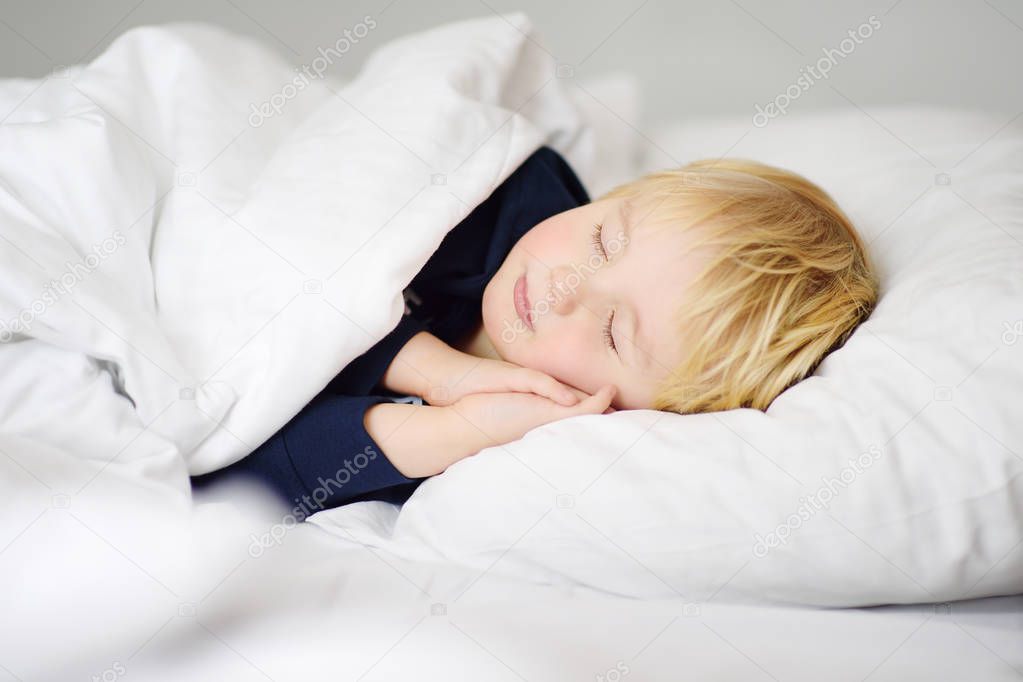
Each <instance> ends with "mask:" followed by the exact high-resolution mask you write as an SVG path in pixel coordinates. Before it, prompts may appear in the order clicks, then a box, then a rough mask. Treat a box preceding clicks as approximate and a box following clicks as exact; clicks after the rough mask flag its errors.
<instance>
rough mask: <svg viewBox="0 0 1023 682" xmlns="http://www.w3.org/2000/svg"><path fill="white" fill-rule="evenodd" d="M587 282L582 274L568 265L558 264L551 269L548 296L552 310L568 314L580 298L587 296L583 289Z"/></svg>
mask: <svg viewBox="0 0 1023 682" xmlns="http://www.w3.org/2000/svg"><path fill="white" fill-rule="evenodd" d="M585 286H586V283H585V282H584V278H583V277H582V274H581V273H579V272H577V271H576V270H574V269H573V268H571V267H568V266H566V265H558V266H556V267H554V268H552V269H551V281H550V290H549V291H548V292H547V297H548V299H549V300H550V302H551V310H553V311H554V312H555V313H557V314H558V315H568V314H570V313H571V312H572V311H573V310H575V306H576V305H577V304H578V303H579V300H580V299H581V298H582V297H584V296H585V292H584V291H583V289H584V288H585Z"/></svg>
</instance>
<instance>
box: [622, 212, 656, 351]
mask: <svg viewBox="0 0 1023 682" xmlns="http://www.w3.org/2000/svg"><path fill="white" fill-rule="evenodd" d="M631 214H632V204H631V202H630V201H629V200H628V199H623V200H622V201H621V202H620V204H619V208H618V218H619V221H620V223H621V231H622V233H623V234H624V235H625V242H626V243H627V244H628V243H631V242H632V234H633V229H632V227H633V226H632V223H631V222H630V221H629V216H630V215H631ZM629 322H630V329H629V331H630V334H629V340H630V343H629V356H630V364H631V365H633V366H635V367H637V368H639V369H649V368H650V355H649V351H647V350H646V342H645V341H643V339H642V337H640V335H639V316H638V315H637V314H636V307H635V306H634V305H630V306H629Z"/></svg>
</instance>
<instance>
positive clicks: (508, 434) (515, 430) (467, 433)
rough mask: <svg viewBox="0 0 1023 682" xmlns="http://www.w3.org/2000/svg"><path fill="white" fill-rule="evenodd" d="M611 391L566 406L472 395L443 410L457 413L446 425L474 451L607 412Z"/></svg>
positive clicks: (515, 396) (532, 398)
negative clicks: (558, 423) (546, 426)
mask: <svg viewBox="0 0 1023 682" xmlns="http://www.w3.org/2000/svg"><path fill="white" fill-rule="evenodd" d="M615 390H616V389H615V387H614V386H613V385H607V386H604V387H603V388H601V389H600V390H599V391H597V392H596V393H594V394H593V395H592V396H587V397H584V398H583V399H582V400H580V401H579V402H577V403H576V404H575V405H572V406H568V407H566V406H564V405H559V404H557V403H555V402H553V401H551V400H549V399H548V398H545V397H543V396H539V395H534V394H530V393H473V394H470V395H466V396H463V397H461V398H459V399H458V400H457V401H455V402H454V403H452V404H451V405H450V406H448V407H446V408H445V409H447V410H451V411H453V412H455V413H457V414H456V415H453V418H452V419H450V420H449V423H450V424H452V428H455V429H459V430H460V431H461V432H462V433H464V438H465V439H466V440H467V441H468V442H470V443H472V444H473V447H472V448H471V449H473V450H474V451H476V452H478V451H479V450H482V449H483V448H487V447H492V446H495V445H502V444H504V443H510V442H512V441H515V440H518V439H519V438H522V436H523V435H525V434H526V433H527V432H528V431H531V430H533V429H535V428H536V427H538V426H542V425H543V424H548V423H550V422H553V421H557V420H559V419H565V418H567V417H575V416H578V415H583V414H601V413H604V412H607V411H608V410H609V408H610V405H611V400H612V398H614V394H615ZM583 395H585V394H583ZM612 411H613V410H612Z"/></svg>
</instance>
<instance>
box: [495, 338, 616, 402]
mask: <svg viewBox="0 0 1023 682" xmlns="http://www.w3.org/2000/svg"><path fill="white" fill-rule="evenodd" d="M524 345H525V344H524ZM518 353H519V354H520V355H521V356H522V357H521V358H520V359H519V360H514V359H513V360H512V362H515V363H516V364H519V365H522V366H524V367H530V368H532V369H536V370H539V371H541V372H544V373H546V374H549V375H551V376H552V377H554V378H555V379H557V380H558V381H560V382H562V383H565V384H569V385H570V386H575V387H576V388H578V389H580V390H582V391H586V392H587V393H592V392H594V391H596V390H597V389H598V388H600V382H601V377H600V376H599V374H598V373H597V372H595V371H594V363H593V362H590V361H588V359H587V357H586V355H585V354H583V353H580V352H579V351H578V348H577V347H576V344H574V343H571V342H567V343H566V342H565V340H564V339H561V338H559V339H555V340H554V341H553V342H551V341H550V340H549V339H544V340H543V341H538V342H536V343H532V344H528V346H527V347H523V348H522V349H521V350H518Z"/></svg>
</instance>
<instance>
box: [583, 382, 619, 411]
mask: <svg viewBox="0 0 1023 682" xmlns="http://www.w3.org/2000/svg"><path fill="white" fill-rule="evenodd" d="M617 391H618V388H617V387H616V386H615V385H614V384H608V385H606V386H602V387H601V388H600V390H599V391H597V392H596V393H594V394H593V395H591V396H589V397H588V398H584V399H583V400H582V401H580V402H579V404H578V405H576V406H574V407H573V408H572V410H573V411H574V412H575V411H578V413H579V414H601V413H603V412H604V410H606V409H607V408H609V407H610V406H611V401H612V400H613V399H614V397H615V393H616V392H617Z"/></svg>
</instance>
